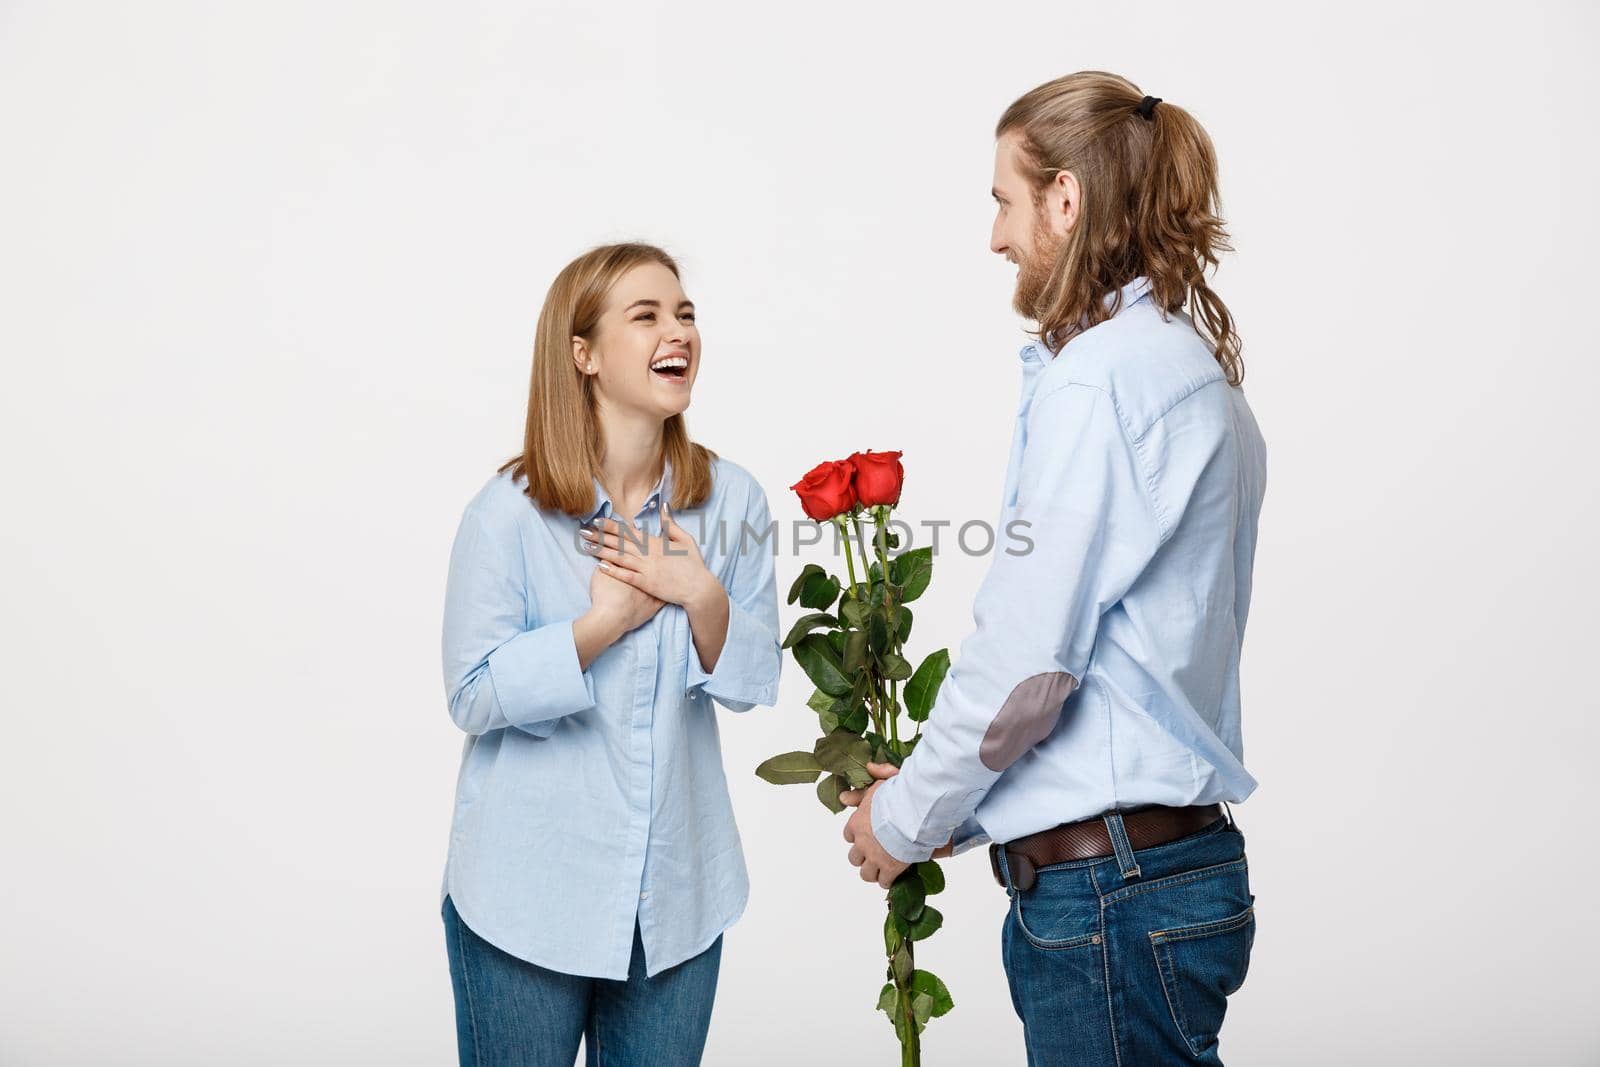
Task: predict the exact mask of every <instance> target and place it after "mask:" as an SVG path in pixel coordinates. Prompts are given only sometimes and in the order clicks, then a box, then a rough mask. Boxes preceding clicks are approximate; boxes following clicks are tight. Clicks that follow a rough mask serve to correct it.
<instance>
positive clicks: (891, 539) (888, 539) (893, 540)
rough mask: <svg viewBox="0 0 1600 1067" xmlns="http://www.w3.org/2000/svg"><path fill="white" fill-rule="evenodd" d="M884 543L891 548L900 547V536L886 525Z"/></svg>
mask: <svg viewBox="0 0 1600 1067" xmlns="http://www.w3.org/2000/svg"><path fill="white" fill-rule="evenodd" d="M883 543H884V544H885V545H886V546H887V547H889V548H899V547H900V535H899V534H897V533H895V532H894V530H893V529H892V528H890V527H889V526H888V525H887V524H885V527H884V531H883Z"/></svg>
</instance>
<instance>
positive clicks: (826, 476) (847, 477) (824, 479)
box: [789, 459, 856, 522]
mask: <svg viewBox="0 0 1600 1067" xmlns="http://www.w3.org/2000/svg"><path fill="white" fill-rule="evenodd" d="M854 478H855V467H854V466H852V465H851V463H850V461H849V460H837V459H826V460H823V461H822V462H821V463H818V464H817V465H816V466H815V467H812V468H811V469H810V470H809V471H807V472H806V476H805V477H804V478H801V479H800V480H799V481H798V482H795V483H794V484H793V485H791V486H790V487H789V488H790V489H793V490H794V491H795V493H796V494H797V495H798V496H799V497H800V509H801V510H802V511H804V512H805V513H806V514H807V515H809V516H810V517H811V518H813V519H815V520H816V521H817V522H826V521H827V520H829V519H831V518H833V517H834V516H835V515H839V514H843V513H844V512H846V511H849V510H850V509H851V508H853V507H855V506H856V490H855V486H854V485H853V484H852V482H853V480H854Z"/></svg>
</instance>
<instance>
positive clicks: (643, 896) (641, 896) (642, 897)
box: [639, 889, 650, 900]
mask: <svg viewBox="0 0 1600 1067" xmlns="http://www.w3.org/2000/svg"><path fill="white" fill-rule="evenodd" d="M639 899H640V900H649V899H650V890H648V889H646V890H645V891H644V892H643V893H640V894H639Z"/></svg>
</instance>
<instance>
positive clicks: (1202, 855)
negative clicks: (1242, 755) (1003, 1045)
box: [1000, 813, 1256, 1067]
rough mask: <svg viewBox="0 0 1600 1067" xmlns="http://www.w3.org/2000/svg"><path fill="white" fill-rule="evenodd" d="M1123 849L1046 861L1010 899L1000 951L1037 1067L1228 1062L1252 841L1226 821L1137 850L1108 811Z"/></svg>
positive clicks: (1247, 924)
mask: <svg viewBox="0 0 1600 1067" xmlns="http://www.w3.org/2000/svg"><path fill="white" fill-rule="evenodd" d="M1104 819H1105V822H1106V829H1107V830H1108V831H1110V834H1111V841H1112V844H1113V846H1114V847H1115V849H1116V855H1114V856H1109V857H1106V858H1104V859H1094V860H1080V861H1077V862H1072V863H1060V864H1053V865H1051V866H1048V867H1041V868H1039V871H1038V877H1037V881H1036V882H1035V883H1034V885H1033V887H1032V888H1030V889H1027V890H1025V891H1019V890H1018V889H1017V888H1016V886H1015V884H1014V882H1013V880H1012V873H1011V869H1010V865H1009V864H1008V863H1007V862H1006V857H1005V854H1004V853H1003V852H1002V854H1001V873H1002V875H1003V876H1004V878H1005V882H1006V893H1007V895H1008V896H1009V898H1010V901H1011V908H1010V911H1009V912H1007V914H1006V920H1005V926H1004V927H1003V929H1002V930H1001V935H1000V943H1001V952H1002V954H1003V957H1004V961H1005V969H1006V977H1007V979H1008V980H1009V981H1010V984H1011V1002H1012V1004H1013V1006H1014V1007H1015V1008H1016V1010H1017V1014H1018V1015H1019V1016H1021V1018H1022V1025H1023V1035H1024V1038H1025V1040H1026V1042H1027V1048H1028V1064H1029V1067H1050V1065H1054V1064H1062V1065H1065V1064H1071V1065H1073V1067H1151V1065H1157V1064H1168V1063H1206V1064H1220V1063H1221V1062H1222V1060H1221V1057H1220V1054H1219V1052H1218V1044H1217V1041H1218V1034H1219V1032H1220V1031H1221V1029H1222V1016H1223V1012H1224V1011H1226V1009H1227V1006H1228V996H1229V994H1231V993H1233V992H1234V990H1236V989H1238V988H1239V986H1240V985H1242V984H1243V982H1244V976H1245V971H1246V970H1248V969H1249V966H1250V946H1251V944H1252V942H1253V941H1254V939H1255V928H1256V924H1255V908H1254V903H1255V897H1254V896H1253V895H1252V894H1251V892H1250V874H1249V868H1248V866H1247V864H1246V862H1245V855H1244V835H1243V834H1242V833H1240V832H1239V829H1238V827H1237V826H1235V825H1234V823H1233V820H1232V817H1231V815H1230V816H1229V817H1228V818H1225V819H1218V820H1217V821H1216V822H1214V823H1212V824H1211V825H1210V826H1207V827H1206V828H1205V829H1203V830H1199V831H1197V832H1195V833H1193V834H1190V835H1189V836H1187V837H1183V838H1179V839H1178V840H1176V841H1172V842H1169V843H1167V844H1165V845H1157V846H1155V847H1154V848H1146V849H1140V850H1138V851H1137V852H1135V851H1133V850H1132V849H1131V848H1130V847H1129V845H1128V837H1127V832H1126V830H1125V829H1124V827H1123V824H1122V816H1121V815H1120V814H1117V813H1111V814H1108V815H1106V816H1104Z"/></svg>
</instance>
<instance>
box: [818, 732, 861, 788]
mask: <svg viewBox="0 0 1600 1067" xmlns="http://www.w3.org/2000/svg"><path fill="white" fill-rule="evenodd" d="M815 754H816V757H817V763H819V764H820V765H821V769H823V770H829V771H832V772H833V773H834V774H837V775H839V776H840V777H841V778H843V779H844V780H845V781H847V782H849V783H850V788H851V789H860V788H861V787H862V786H865V785H870V784H871V783H872V774H871V772H869V771H868V770H867V761H868V759H870V758H871V756H872V749H871V747H870V746H868V744H867V742H866V741H865V740H864V739H862V738H861V737H858V736H857V735H855V734H853V733H851V732H850V731H848V730H842V729H841V730H835V731H834V732H833V733H831V734H829V735H828V736H827V737H824V738H822V739H820V740H819V741H818V742H817V748H816V753H815ZM807 781H810V779H807Z"/></svg>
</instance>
